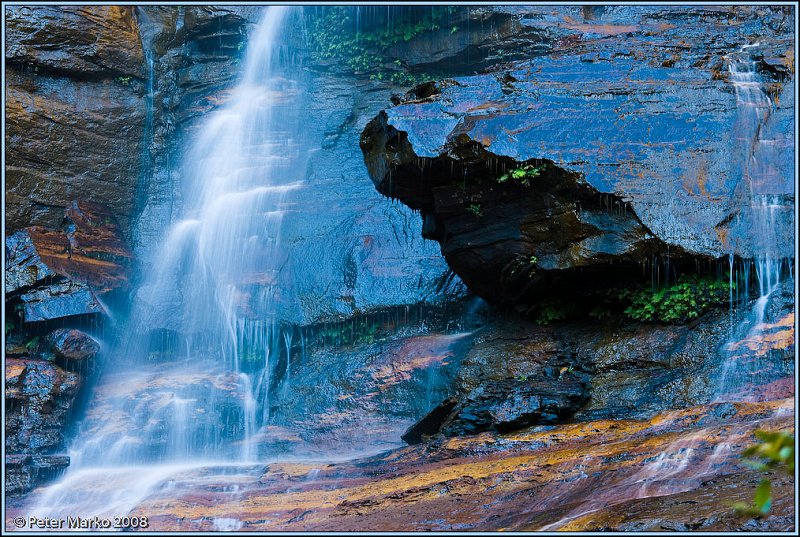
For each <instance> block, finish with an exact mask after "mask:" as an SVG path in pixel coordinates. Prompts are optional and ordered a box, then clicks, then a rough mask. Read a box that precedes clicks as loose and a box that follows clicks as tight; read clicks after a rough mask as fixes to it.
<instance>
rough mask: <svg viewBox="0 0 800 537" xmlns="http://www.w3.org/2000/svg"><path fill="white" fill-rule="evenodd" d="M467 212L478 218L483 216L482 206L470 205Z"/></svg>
mask: <svg viewBox="0 0 800 537" xmlns="http://www.w3.org/2000/svg"><path fill="white" fill-rule="evenodd" d="M467 210H468V211H469V212H471V213H472V214H474V215H475V216H477V217H478V218H480V217H481V216H483V211H482V210H481V206H480V205H479V204H474V205H470V206H469V207H467Z"/></svg>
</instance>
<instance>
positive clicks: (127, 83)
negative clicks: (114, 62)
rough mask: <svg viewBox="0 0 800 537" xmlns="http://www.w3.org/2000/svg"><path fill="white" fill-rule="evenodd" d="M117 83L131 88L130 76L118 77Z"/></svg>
mask: <svg viewBox="0 0 800 537" xmlns="http://www.w3.org/2000/svg"><path fill="white" fill-rule="evenodd" d="M116 80H117V82H119V83H120V84H122V85H123V86H130V85H131V77H129V76H118V77H117V78H116Z"/></svg>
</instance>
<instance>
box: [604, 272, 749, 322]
mask: <svg viewBox="0 0 800 537" xmlns="http://www.w3.org/2000/svg"><path fill="white" fill-rule="evenodd" d="M734 285H735V284H734ZM730 289H731V288H730V284H729V283H728V282H724V281H717V280H711V279H699V278H697V277H692V278H686V279H684V280H683V281H681V282H680V283H678V284H676V285H673V286H672V287H667V288H663V289H659V290H657V291H647V290H644V291H639V292H634V293H632V294H631V295H630V296H631V304H630V306H629V307H628V308H626V309H625V315H627V316H628V317H629V318H631V319H633V320H636V321H647V322H652V321H660V322H663V323H685V322H687V321H689V320H691V319H695V318H697V317H699V316H700V314H702V313H704V312H705V311H707V310H708V309H710V308H711V307H713V306H718V305H723V304H726V303H727V302H728V297H729V293H730ZM620 296H625V295H624V294H621V295H620Z"/></svg>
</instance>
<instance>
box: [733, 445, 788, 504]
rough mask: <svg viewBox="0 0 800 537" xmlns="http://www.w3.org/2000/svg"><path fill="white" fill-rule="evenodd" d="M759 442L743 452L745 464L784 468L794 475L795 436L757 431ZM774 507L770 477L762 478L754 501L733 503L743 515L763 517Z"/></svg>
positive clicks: (766, 467) (764, 469)
mask: <svg viewBox="0 0 800 537" xmlns="http://www.w3.org/2000/svg"><path fill="white" fill-rule="evenodd" d="M754 434H755V435H756V438H758V440H759V443H758V444H755V445H753V446H750V447H748V448H747V449H745V450H744V451H743V452H742V456H743V457H744V458H745V464H747V465H748V466H750V467H751V468H755V469H756V470H761V471H767V470H772V469H774V468H782V469H783V470H784V471H786V472H787V473H788V474H790V475H794V437H793V436H791V435H790V434H789V433H785V432H780V431H779V432H768V431H755V433H754ZM771 507H772V484H771V483H770V481H769V479H766V478H765V479H762V480H761V482H760V483H759V484H758V487H757V488H756V492H755V495H754V497H753V503H752V504H751V505H747V504H746V503H744V502H736V503H735V504H733V508H734V510H735V511H736V512H737V513H739V514H743V515H748V516H754V517H762V516H764V515H766V514H767V513H769V510H770V508H771Z"/></svg>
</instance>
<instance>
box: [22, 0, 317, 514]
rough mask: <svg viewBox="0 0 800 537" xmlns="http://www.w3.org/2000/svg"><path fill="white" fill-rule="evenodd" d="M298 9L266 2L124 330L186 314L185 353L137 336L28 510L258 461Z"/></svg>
mask: <svg viewBox="0 0 800 537" xmlns="http://www.w3.org/2000/svg"><path fill="white" fill-rule="evenodd" d="M298 16H299V10H297V9H293V8H290V7H269V8H267V9H265V12H264V15H263V18H262V20H261V22H260V23H259V24H258V25H257V26H256V27H255V28H254V30H253V31H252V33H251V36H250V38H249V43H248V47H247V50H246V54H245V56H244V60H243V70H242V76H241V79H240V80H239V82H238V84H237V85H236V87H235V88H234V89H233V91H232V93H231V94H230V96H229V99H228V101H227V102H226V103H225V104H224V105H223V106H222V107H221V108H219V109H218V110H217V111H215V112H213V113H212V114H210V115H209V116H207V119H204V120H203V122H202V125H201V126H200V128H199V130H198V131H199V135H198V136H197V139H196V140H195V141H194V142H193V144H192V146H191V147H190V148H189V149H188V151H187V152H186V155H185V158H184V165H183V170H182V176H183V180H184V185H183V187H184V192H185V194H184V197H183V207H182V210H181V212H180V214H179V216H178V217H177V219H176V220H175V221H174V223H173V224H172V226H171V227H170V229H169V230H168V231H167V232H166V234H165V236H164V237H165V238H164V240H163V243H162V244H161V245H160V247H159V248H157V249H156V251H155V252H154V255H153V258H152V259H151V263H152V266H153V267H154V269H153V270H152V273H151V276H150V277H149V278H148V279H147V280H146V281H145V282H144V283H143V285H142V286H141V288H140V289H139V291H138V293H137V295H136V297H135V302H134V305H133V309H132V314H131V318H132V319H135V323H136V325H135V326H132V327H131V328H130V330H128V332H130V333H145V334H146V333H148V331H151V330H154V329H158V328H160V327H162V326H164V321H165V319H167V318H177V319H179V320H180V323H181V332H183V333H185V334H187V337H186V339H185V341H184V347H185V350H184V351H183V352H182V354H185V358H186V360H185V361H184V362H180V363H175V362H172V363H170V362H167V363H160V360H159V359H158V358H157V357H155V356H154V355H153V354H152V353H150V354H148V351H147V345H146V344H144V343H142V342H141V341H137V340H135V339H133V338H131V339H129V340H127V341H125V342H124V344H123V346H122V347H123V348H122V349H121V350H119V351H118V352H117V353H115V354H114V355H113V357H112V358H111V359H110V361H111V363H113V366H114V367H113V370H114V372H113V374H107V375H105V376H104V378H102V379H101V380H100V382H99V383H98V386H97V388H96V390H95V392H94V395H93V400H92V402H91V403H90V405H89V409H90V410H89V412H88V414H87V416H86V418H85V419H84V420H83V422H82V423H81V425H80V430H79V433H78V434H77V435H76V440H75V442H74V443H73V445H72V446H71V447H70V455H71V460H72V464H71V466H70V469H69V470H68V472H67V474H66V475H65V477H64V478H63V479H62V480H61V481H60V482H59V483H57V484H56V485H54V486H52V487H49V488H48V489H47V490H46V491H45V492H43V493H42V494H39V495H38V499H37V503H36V505H35V506H34V507H33V509H32V513H33V514H36V513H39V514H41V515H42V516H61V515H63V516H67V515H76V514H83V515H87V516H93V515H98V514H103V513H110V514H116V515H119V514H120V513H127V512H128V511H129V510H130V509H131V508H133V507H134V506H135V505H136V503H137V502H138V501H140V500H141V499H142V498H143V497H144V496H145V495H147V494H149V493H151V492H152V491H153V490H155V489H157V488H158V487H161V486H165V485H164V483H165V480H166V479H167V477H168V476H170V475H173V474H175V473H176V472H181V471H183V470H186V469H189V468H197V467H199V466H202V465H207V464H210V462H209V461H211V462H213V464H216V465H219V464H221V463H224V464H234V463H235V464H244V463H247V462H249V461H252V460H253V458H254V455H255V450H254V443H253V442H252V441H251V439H252V438H253V437H254V436H255V435H256V433H257V432H258V430H259V429H260V427H261V426H262V425H263V424H264V422H266V420H268V418H269V416H268V414H267V413H266V412H260V411H259V409H260V408H268V407H266V406H265V405H263V404H260V402H262V401H263V400H264V398H265V397H266V394H268V393H269V390H270V386H271V384H272V383H274V382H276V381H277V380H280V379H274V378H273V377H274V375H275V374H276V372H278V373H280V371H278V370H276V368H275V361H274V360H273V361H271V360H270V357H271V356H275V357H277V356H280V354H281V350H282V348H285V352H286V355H287V356H286V358H287V362H286V368H285V375H284V376H285V379H286V380H287V381H288V378H289V374H290V366H289V361H288V358H289V354H290V352H291V343H292V342H291V336H290V335H289V336H286V339H284V340H283V341H281V340H280V338H279V332H280V331H279V329H278V326H277V323H276V318H275V304H276V302H277V301H278V300H281V299H282V297H280V296H279V292H278V286H277V285H276V284H277V280H278V276H279V273H280V271H281V268H282V265H283V264H284V263H285V251H284V250H283V249H282V245H281V240H280V234H281V223H282V219H283V216H284V214H285V213H286V211H288V210H291V208H290V207H289V206H288V205H287V203H286V200H285V198H286V194H287V193H288V192H290V191H292V190H295V189H299V188H301V187H302V185H303V181H304V178H305V173H306V165H305V155H306V151H307V149H306V146H305V145H304V142H303V135H304V134H303V133H304V131H303V121H302V119H303V110H304V103H303V97H304V96H303V87H304V84H303V80H302V77H303V76H305V75H304V73H303V71H302V69H301V65H300V62H299V60H298V57H297V55H296V54H295V53H294V52H293V50H292V48H291V47H290V46H288V45H287V43H286V39H287V37H286V36H289V35H292V28H294V27H296V26H297V24H296V23H297V17H298ZM146 60H147V62H148V66H149V68H150V75H149V77H148V87H147V101H148V103H149V104H152V98H153V89H152V72H153V66H152V59H151V58H150V57H148V58H146ZM150 114H151V112H148V120H147V121H148V129H152V117H151V115H150ZM259 400H260V401H259ZM97 479H100V480H103V481H105V483H104V484H105V485H107V484H108V483H113V487H114V491H115V492H114V494H113V497H109V496H108V495H107V492H108V491H107V490H106V487H105V486H98V487H97V489H96V492H92V490H93V487H92V486H91V485H90V484H91V482H93V480H97ZM87 483H88V484H89V485H87ZM87 490H88V491H89V492H88V493H87ZM231 524H232V523H230V521H219V524H218V525H219V527H220V529H231V528H232V527H233V526H232V525H231ZM234 525H235V524H234Z"/></svg>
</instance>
